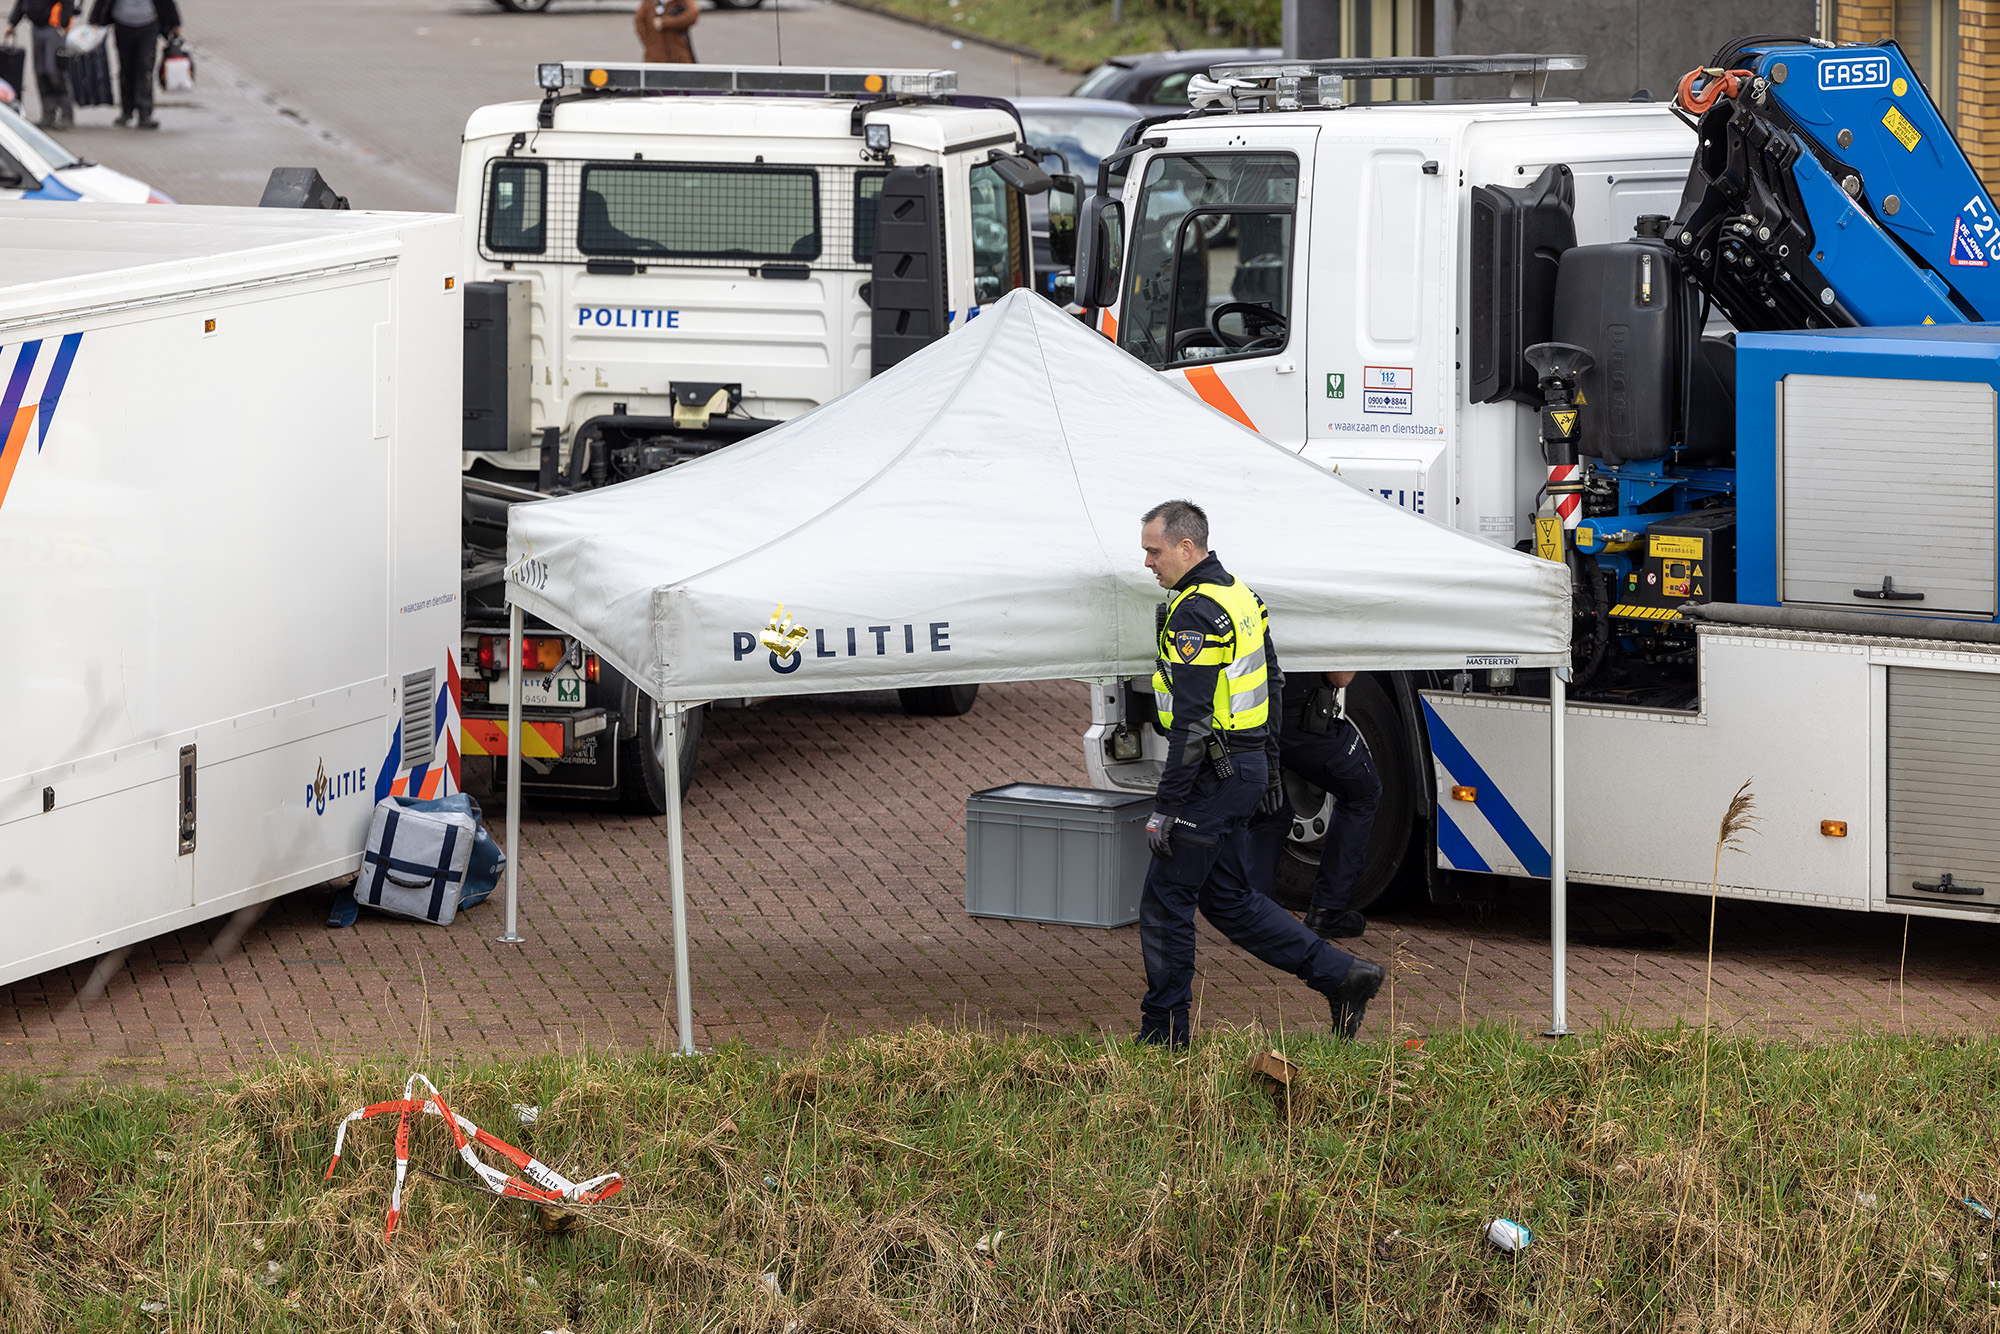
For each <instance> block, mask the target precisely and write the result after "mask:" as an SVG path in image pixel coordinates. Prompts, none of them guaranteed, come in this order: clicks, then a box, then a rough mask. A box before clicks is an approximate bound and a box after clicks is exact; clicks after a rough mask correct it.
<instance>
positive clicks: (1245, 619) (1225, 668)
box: [1153, 579, 1271, 732]
mask: <svg viewBox="0 0 2000 1334" xmlns="http://www.w3.org/2000/svg"><path fill="white" fill-rule="evenodd" d="M1192 593H1200V594H1201V595H1202V596H1204V597H1207V598H1210V599H1212V600H1213V601H1214V602H1215V603H1216V605H1217V606H1219V607H1221V608H1222V610H1223V612H1224V614H1225V615H1227V616H1228V617H1229V621H1230V626H1231V632H1230V635H1229V641H1228V642H1227V643H1218V642H1217V639H1216V636H1214V635H1210V634H1206V633H1204V634H1203V636H1202V647H1201V651H1200V652H1199V653H1197V654H1196V655H1195V656H1194V657H1193V658H1192V659H1187V658H1183V657H1181V655H1180V654H1179V653H1178V652H1177V651H1176V650H1175V649H1174V646H1173V643H1172V640H1171V639H1170V637H1169V636H1170V629H1168V628H1163V629H1162V630H1161V631H1160V642H1159V644H1158V646H1157V647H1158V650H1159V652H1158V655H1157V656H1158V664H1157V665H1156V666H1155V667H1154V669H1153V707H1154V709H1155V710H1156V711H1157V712H1158V713H1159V715H1160V726H1161V727H1163V728H1168V729H1171V728H1172V727H1173V725H1174V686H1173V672H1174V668H1175V667H1176V666H1179V665H1181V664H1182V663H1186V664H1187V665H1189V666H1212V667H1220V668H1221V669H1222V670H1221V671H1220V672H1219V673H1217V675H1216V678H1215V703H1214V705H1213V717H1212V719H1211V720H1210V721H1211V723H1212V725H1213V726H1214V728H1215V730H1216V731H1218V732H1241V731H1246V730H1248V729H1250V728H1255V727H1262V726H1263V725H1264V724H1265V722H1266V721H1267V720H1268V719H1269V718H1270V716H1271V673H1270V667H1269V665H1268V663H1267V661H1266V657H1265V653H1264V639H1265V630H1266V628H1267V627H1268V626H1269V624H1270V620H1271V616H1270V613H1269V612H1268V611H1266V610H1265V609H1264V602H1263V599H1261V598H1259V597H1258V596H1257V595H1256V594H1255V593H1253V592H1251V591H1250V588H1249V586H1248V585H1246V584H1245V583H1244V582H1243V581H1242V580H1240V579H1239V580H1237V581H1236V582H1235V583H1233V584H1228V585H1224V584H1195V585H1194V586H1193V587H1191V588H1187V589H1183V590H1182V591H1181V592H1179V593H1176V594H1175V595H1174V598H1173V600H1172V601H1171V602H1169V603H1168V604H1167V620H1166V625H1167V627H1171V626H1172V625H1173V620H1174V613H1175V612H1176V611H1178V610H1180V605H1181V602H1182V601H1183V600H1184V599H1186V598H1187V597H1188V595H1189V594H1192Z"/></svg>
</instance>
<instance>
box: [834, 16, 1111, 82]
mask: <svg viewBox="0 0 2000 1334" xmlns="http://www.w3.org/2000/svg"><path fill="white" fill-rule="evenodd" d="M833 3H834V4H836V5H839V6H841V7H842V8H844V9H859V10H862V11H864V12H866V13H869V14H873V15H875V16H876V17H877V18H885V19H894V20H895V21H896V22H898V23H907V24H909V25H910V26H911V27H913V28H927V29H929V30H930V31H931V32H937V33H943V34H944V35H945V36H947V37H952V38H956V39H957V40H959V41H962V42H974V43H977V44H978V45H980V46H987V47H991V48H993V49H994V50H995V51H1005V52H1008V53H1009V54H1011V55H1017V56H1023V57H1026V58H1027V59H1029V60H1033V61H1036V62H1038V63H1040V64H1043V65H1054V66H1055V67H1056V68H1057V69H1068V68H1069V67H1068V66H1067V65H1065V64H1064V63H1063V61H1062V58H1061V57H1060V56H1055V55H1051V54H1050V53H1049V52H1047V51H1042V50H1038V49H1036V48H1035V47H1032V46H1023V45H1022V44H1021V43H1019V42H1003V41H1001V40H1000V39H999V38H998V37H983V36H981V35H979V34H977V33H970V32H967V31H966V30H965V29H963V28H956V27H953V26H952V25H951V24H949V23H933V22H931V21H930V20H929V19H920V18H917V17H916V16H915V15H913V14H899V13H897V12H896V11H895V10H893V9H890V8H889V7H888V6H886V5H873V4H870V3H868V0H833ZM1077 72H1079V73H1081V72H1082V71H1077Z"/></svg>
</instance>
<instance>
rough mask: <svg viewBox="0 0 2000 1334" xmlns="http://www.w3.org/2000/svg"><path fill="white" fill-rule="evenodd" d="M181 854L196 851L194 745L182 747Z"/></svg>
mask: <svg viewBox="0 0 2000 1334" xmlns="http://www.w3.org/2000/svg"><path fill="white" fill-rule="evenodd" d="M180 777H181V799H180V811H179V815H180V836H181V855H182V856H183V857H185V856H186V855H187V854H188V853H190V852H193V851H194V747H193V746H182V747H181V774H180Z"/></svg>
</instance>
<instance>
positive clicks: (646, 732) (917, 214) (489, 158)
mask: <svg viewBox="0 0 2000 1334" xmlns="http://www.w3.org/2000/svg"><path fill="white" fill-rule="evenodd" d="M536 73H537V81H538V83H539V84H540V87H541V90H542V96H541V98H540V99H539V100H531V101H521V102H511V103H505V104H501V105H497V106H489V107H483V108H481V109H479V110H478V111H476V112H474V113H473V115H472V117H471V119H470V121H469V122H468V123H467V125H466V130H465V137H464V149H463V156H462V159H461V163H460V171H459V200H458V206H459V212H460V213H461V215H463V216H464V217H465V218H466V220H467V222H468V226H467V236H468V248H469V253H468V255H467V260H466V265H465V272H466V273H467V275H468V277H469V278H471V279H472V281H471V282H469V283H468V286H467V291H466V361H465V385H466V390H465V427H464V432H465V441H464V448H465V456H464V468H465V473H466V476H467V506H466V538H467V551H466V561H467V571H466V593H467V598H468V602H467V618H466V627H465V636H464V644H465V652H464V658H465V666H466V673H465V677H466V686H467V691H468V695H469V697H468V698H467V700H466V701H465V719H466V721H465V734H466V751H467V753H468V754H471V755H481V754H500V753H504V751H505V744H506V732H505V729H506V721H505V708H504V702H503V701H502V699H501V697H500V696H501V692H499V691H497V690H493V689H492V688H491V685H492V682H494V681H496V680H503V679H504V677H505V669H506V665H507V664H506V641H505V638H504V633H505V618H506V608H505V603H504V598H503V596H502V580H501V564H502V561H503V560H504V554H505V507H506V505H507V504H509V503H518V502H521V501H524V500H532V499H534V498H536V497H538V496H541V495H548V494H559V493H563V492H566V491H573V490H577V489H582V488H586V487H595V486H604V485H610V484H615V483H617V482H619V481H623V480H626V479H629V478H633V477H637V476H641V475H644V474H646V473H650V472H655V471H658V470H659V469H661V468H665V467H670V466H672V465H674V464H677V463H681V462H685V461H688V460H691V459H696V458H700V457H702V456H703V455H705V454H708V453H710V452H712V451H713V450H716V449H719V448H723V447H725V446H727V445H728V444H729V443H731V442H732V441H735V440H739V439H742V438H743V437H744V436H747V435H750V434H754V433H755V432H757V431H760V430H763V429H765V428H767V427H770V426H774V425H776V424H777V423H779V422H782V421H786V420H788V419H790V418H792V417H796V416H798V415H799V414H801V413H804V412H809V411H811V410H812V409H813V408H815V407H817V406H819V405H820V404H822V403H825V402H827V401H828V400H830V399H832V398H834V397H836V396H838V395H840V394H842V393H844V392H846V391H847V390H849V389H852V388H854V387H855V386H857V385H859V384H860V383H862V381H864V380H866V379H868V378H869V377H870V376H871V375H874V374H876V373H878V372H880V371H883V370H886V369H887V368H889V367H891V366H893V365H895V364H896V363H897V362H899V361H901V360H902V359H903V358H904V357H906V356H908V355H909V354H910V353H912V352H914V351H916V350H917V349H918V348H920V347H923V346H924V345H925V344H927V343H929V342H931V341H932V340H934V339H936V338H939V337H942V336H944V335H945V334H946V333H947V332H949V331H950V330H951V329H952V328H954V327H956V326H957V325H960V324H963V323H964V322H966V321H969V320H972V319H975V318H977V317H978V315H979V312H980V310H981V309H982V308H983V307H984V306H985V305H987V304H988V303H990V302H993V301H996V300H998V299H999V298H1000V297H1001V296H1003V295H1005V294H1006V293H1007V292H1009V291H1012V290H1013V289H1014V288H1017V287H1028V286H1032V285H1034V282H1035V274H1034V272H1033V264H1034V254H1033V245H1032V238H1031V232H1030V227H1029V216H1028V202H1027V201H1028V196H1029V195H1031V194H1040V193H1044V192H1047V194H1048V200H1049V204H1050V208H1051V211H1052V213H1053V215H1054V219H1055V221H1054V222H1053V224H1052V231H1053V232H1054V233H1056V240H1055V244H1054V246H1053V248H1052V251H1053V258H1054V260H1055V262H1056V263H1057V264H1059V265H1067V263H1068V261H1069V259H1070V254H1071V245H1072V243H1073V238H1074V218H1075V206H1076V202H1077V199H1078V196H1079V194H1080V187H1079V186H1078V184H1077V182H1076V181H1075V180H1074V178H1069V177H1064V176H1057V177H1055V178H1054V179H1053V181H1052V180H1051V177H1050V176H1049V175H1048V174H1047V173H1046V172H1044V171H1043V169H1042V167H1041V166H1040V165H1039V164H1038V162H1037V158H1038V156H1039V155H1038V154H1035V153H1033V152H1031V151H1030V148H1031V146H1030V145H1028V144H1027V143H1026V142H1025V141H1024V138H1023V130H1022V127H1021V122H1020V119H1019V117H1018V116H1017V115H1016V114H1015V112H1014V110H1013V108H1012V107H1010V106H1009V105H1008V104H1007V103H1005V102H1002V101H997V100H994V99H987V98H980V97H971V96H965V95H960V94H958V93H957V91H956V89H957V76H956V75H955V74H954V73H953V72H951V71H949V70H899V69H884V70H843V69H813V68H805V67H799V66H787V67H782V68H753V67H729V66H712V65H709V66H694V65H643V64H602V63H596V64H593V63H551V64H544V65H541V66H538V67H537V71H536ZM1052 186H1053V188H1052ZM496 637H497V645H498V647H497V650H496V648H495V645H496ZM530 642H531V643H532V644H535V645H538V646H539V647H537V648H536V649H535V650H534V651H533V652H532V653H531V654H530V655H529V656H531V657H532V661H530V662H528V663H527V664H526V667H527V670H528V672H529V674H530V685H529V689H530V696H529V703H530V708H529V710H528V715H527V717H526V718H525V719H524V728H523V730H524V737H523V750H524V756H525V758H526V759H527V761H528V766H529V769H530V771H531V773H530V776H529V778H528V783H529V785H530V787H531V788H532V789H534V790H542V791H552V792H566V793H572V794H577V795H591V794H597V795H611V794H614V793H616V794H620V795H622V797H623V798H624V799H625V801H626V803H627V804H628V805H632V806H636V807H637V808H639V809H643V810H654V811H657V810H660V809H663V808H664V800H665V789H664V786H663V775H662V774H661V772H660V770H659V761H658V759H657V750H656V748H655V746H654V745H653V744H652V739H653V735H654V733H655V732H656V731H657V729H658V726H659V723H658V720H656V719H655V718H654V717H653V716H652V705H651V702H650V701H649V700H648V699H646V698H645V696H644V695H643V693H642V692H638V691H636V690H634V688H633V687H632V686H631V684H630V683H629V682H626V681H624V680H623V679H621V678H619V677H618V676H617V674H616V673H615V672H613V671H612V670H611V669H610V668H609V666H608V665H605V666H600V665H599V664H597V663H596V662H595V661H594V660H593V659H592V658H591V657H590V655H588V654H587V653H585V652H584V651H583V650H582V648H581V646H580V645H578V644H576V643H575V642H574V641H570V640H567V639H566V638H565V637H562V636H559V635H555V634H553V633H550V634H546V635H539V636H531V640H530ZM977 689H978V688H977V687H976V686H971V687H939V688H928V689H918V690H908V691H904V692H903V695H904V700H903V702H904V706H905V708H906V709H907V710H909V711H911V712H915V713H931V714H950V713H962V712H964V711H965V710H966V709H967V708H969V707H971V704H972V701H973V697H974V695H975V693H976V691H977ZM482 696H483V697H482ZM698 726H699V717H698V715H697V717H696V718H694V719H691V720H690V728H691V729H698ZM684 735H685V734H684ZM696 735H697V736H698V731H697V732H696ZM683 745H684V747H685V749H684V752H683V753H684V755H685V756H687V757H688V758H687V760H686V761H685V763H684V772H683V782H684V783H685V782H686V781H687V779H688V778H689V777H690V776H691V774H692V756H693V753H694V751H693V747H691V746H687V745H686V743H685V742H684V743H683Z"/></svg>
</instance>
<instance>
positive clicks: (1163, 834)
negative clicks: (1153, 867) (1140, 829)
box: [1146, 811, 1174, 861]
mask: <svg viewBox="0 0 2000 1334" xmlns="http://www.w3.org/2000/svg"><path fill="white" fill-rule="evenodd" d="M1146 846H1148V847H1150V848H1151V849H1152V850H1153V855H1154V856H1155V857H1158V858H1159V859H1160V860H1161V861H1165V860H1166V859H1167V858H1169V857H1171V856H1173V855H1174V817H1173V816H1171V815H1168V814H1167V813H1166V812H1164V811H1154V812H1153V818H1152V819H1150V820H1148V821H1146Z"/></svg>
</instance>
